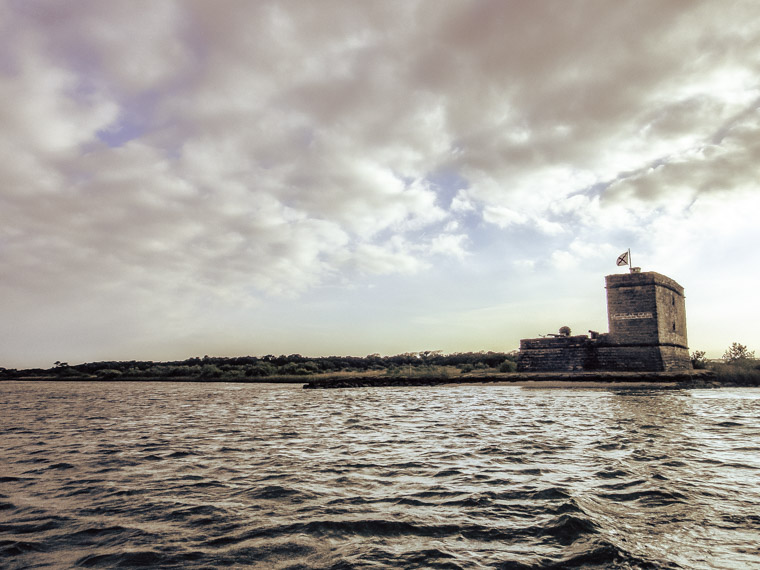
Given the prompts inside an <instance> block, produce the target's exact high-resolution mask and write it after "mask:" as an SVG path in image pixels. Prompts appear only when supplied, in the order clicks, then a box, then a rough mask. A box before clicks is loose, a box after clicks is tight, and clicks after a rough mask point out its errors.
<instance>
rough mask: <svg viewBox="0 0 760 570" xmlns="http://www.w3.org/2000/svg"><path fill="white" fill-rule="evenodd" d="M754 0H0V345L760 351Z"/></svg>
mask: <svg viewBox="0 0 760 570" xmlns="http://www.w3.org/2000/svg"><path fill="white" fill-rule="evenodd" d="M759 164H760V4H758V3H757V2H754V1H747V2H741V1H739V2H728V1H726V2H715V1H705V2H700V1H697V0H688V1H676V0H667V1H663V0H635V1H622V0H621V1H615V2H610V1H607V0H590V1H580V0H567V1H558V0H557V1H548V0H543V1H536V2H528V1H515V2H510V1H506V0H493V1H486V0H482V1H478V0H472V1H464V0H463V1H448V0H399V1H393V0H389V1H379V0H367V1H364V2H355V1H353V0H351V1H349V0H345V1H343V0H340V1H336V0H320V1H318V2H307V1H296V0H293V1H279V2H268V1H266V0H261V1H256V2H249V1H247V0H246V1H234V0H225V1H223V2H210V1H206V0H187V1H171V0H162V1H159V2H157V1H155V0H144V1H141V0H128V1H126V0H111V1H109V2H102V1H100V0H92V1H83V0H68V1H67V2H58V1H55V0H48V1H38V0H0V366H4V367H19V368H22V367H36V366H40V367H49V366H52V365H53V363H54V362H55V361H57V360H60V361H67V362H69V363H71V364H74V363H79V362H86V361H101V360H132V359H136V360H180V359H185V358H189V357H193V356H203V355H210V356H236V355H253V356H257V355H258V356H263V355H266V354H276V355H277V354H294V353H298V354H302V355H307V356H321V355H356V356H364V355H367V354H372V353H380V354H387V355H392V354H399V353H405V352H417V351H422V350H442V351H443V352H445V353H453V352H465V351H479V350H494V351H505V352H506V351H511V350H515V349H517V348H518V347H519V340H520V338H526V337H535V336H538V335H539V334H546V333H552V332H556V331H557V330H558V329H559V327H560V326H563V325H567V326H570V327H571V329H572V330H573V333H574V334H584V333H586V331H588V330H589V329H593V330H596V331H601V332H604V331H606V330H608V328H607V318H606V296H605V289H604V276H605V275H607V274H610V273H619V272H622V271H626V270H627V268H626V267H622V268H621V267H617V266H616V265H615V260H616V258H617V256H618V255H619V254H621V253H622V252H624V251H626V250H627V249H629V248H630V249H631V255H632V262H633V265H635V266H639V267H641V269H642V271H657V272H659V273H663V274H665V275H667V276H669V277H671V278H673V279H675V280H676V281H678V282H679V283H680V284H681V285H682V286H683V287H684V288H685V293H686V311H687V323H688V335H689V345H690V349H691V350H704V351H706V352H707V355H708V357H712V358H718V357H720V356H721V355H722V354H723V351H724V350H725V349H726V348H727V347H728V345H730V344H731V343H732V342H740V343H742V344H745V345H747V346H748V348H749V349H750V350H755V349H757V350H759V351H760V327H758V326H757V323H758V322H759V321H760V303H758V302H757V298H756V288H757V284H758V281H759V279H758V278H759V277H760V263H758V262H759V261H760V256H759V255H758V243H760V229H759V228H760V224H758V218H759V216H760V192H758V183H759V181H760V177H759V174H760V168H759V167H758V165H759Z"/></svg>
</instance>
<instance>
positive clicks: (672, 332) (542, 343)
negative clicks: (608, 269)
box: [517, 268, 691, 372]
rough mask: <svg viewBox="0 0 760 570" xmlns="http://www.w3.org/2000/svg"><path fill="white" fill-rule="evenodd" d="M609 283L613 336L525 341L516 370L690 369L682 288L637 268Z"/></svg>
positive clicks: (607, 279) (561, 336)
mask: <svg viewBox="0 0 760 570" xmlns="http://www.w3.org/2000/svg"><path fill="white" fill-rule="evenodd" d="M605 282H606V288H607V321H608V324H609V331H610V332H609V333H602V334H600V333H597V332H594V331H589V332H590V333H591V334H590V336H587V335H580V336H571V335H570V334H569V333H568V334H557V335H549V336H548V337H541V338H530V339H523V340H521V341H520V355H519V357H518V361H517V369H518V371H520V372H559V371H593V370H600V371H607V370H609V371H621V372H622V371H630V372H659V371H662V372H668V371H674V370H687V369H691V360H690V358H689V349H688V345H687V342H686V302H685V298H684V294H683V287H681V286H680V285H679V284H678V283H676V282H675V281H674V280H673V279H670V278H669V277H666V276H665V275H661V274H659V273H655V272H654V271H647V272H643V273H642V272H640V271H639V270H638V268H634V269H633V270H632V271H631V273H626V274H615V275H607V276H606V277H605ZM563 328H564V327H563Z"/></svg>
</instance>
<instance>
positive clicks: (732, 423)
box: [0, 382, 760, 569]
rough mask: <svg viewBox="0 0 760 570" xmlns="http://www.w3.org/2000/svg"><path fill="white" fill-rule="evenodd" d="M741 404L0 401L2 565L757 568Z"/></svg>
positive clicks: (506, 396)
mask: <svg viewBox="0 0 760 570" xmlns="http://www.w3.org/2000/svg"><path fill="white" fill-rule="evenodd" d="M759 413H760V390H757V389H719V390H704V391H699V390H692V391H686V390H684V391H681V390H657V389H646V390H614V389H609V390H591V389H575V390H565V389H523V388H519V387H514V386H495V385H490V386H456V385H451V386H438V387H428V388H424V387H412V388H360V389H351V390H302V389H301V388H300V385H296V386H293V385H290V386H288V385H284V386H283V385H261V384H259V385H257V384H181V383H176V384H172V383H110V384H109V383H20V382H19V383H14V382H5V383H0V430H1V433H2V439H1V440H0V566H3V567H7V568H34V567H56V568H57V567H133V566H153V567H164V568H171V567H176V568H180V567H181V568H188V567H189V568H192V567H206V568H208V567H223V566H244V567H256V568H293V569H295V568H554V567H556V568H565V567H580V568H732V569H733V568H760V428H759V427H758V425H759V424H758V416H759V415H760V414H759Z"/></svg>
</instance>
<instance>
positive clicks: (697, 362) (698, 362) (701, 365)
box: [691, 350, 707, 370]
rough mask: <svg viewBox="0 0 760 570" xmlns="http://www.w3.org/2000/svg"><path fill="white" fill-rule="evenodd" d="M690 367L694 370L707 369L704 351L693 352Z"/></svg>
mask: <svg viewBox="0 0 760 570" xmlns="http://www.w3.org/2000/svg"><path fill="white" fill-rule="evenodd" d="M691 366H692V368H694V369H695V370H703V369H705V368H707V359H706V358H705V351H704V350H695V351H694V352H692V353H691Z"/></svg>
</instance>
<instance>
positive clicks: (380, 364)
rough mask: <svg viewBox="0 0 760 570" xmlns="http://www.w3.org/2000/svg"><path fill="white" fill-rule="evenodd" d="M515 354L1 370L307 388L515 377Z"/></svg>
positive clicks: (34, 375) (429, 353) (40, 376)
mask: <svg viewBox="0 0 760 570" xmlns="http://www.w3.org/2000/svg"><path fill="white" fill-rule="evenodd" d="M516 359H517V355H516V353H504V352H459V353H454V354H443V353H442V352H441V351H440V350H425V351H422V352H418V353H416V352H407V353H405V354H398V355H396V356H380V355H379V354H370V355H368V356H364V357H356V356H325V357H315V358H310V357H306V356H301V355H300V354H291V355H289V356H285V355H281V356H274V355H272V354H269V355H267V356H263V357H257V356H238V357H232V358H225V357H209V356H204V357H203V358H198V357H194V358H189V359H187V360H182V361H175V362H152V361H136V360H130V361H120V362H112V361H109V362H87V363H84V364H76V365H69V364H68V363H66V362H61V361H56V362H55V364H54V365H53V367H51V368H48V369H41V368H34V369H27V370H11V369H5V368H0V379H4V380H12V379H26V380H112V381H113V380H186V381H210V382H304V381H305V378H304V377H308V376H313V375H334V376H341V375H354V376H357V375H387V376H400V377H403V376H413V377H449V376H455V375H461V374H466V373H473V374H477V373H489V374H491V373H497V372H514V371H515V370H516V368H517V365H516Z"/></svg>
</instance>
